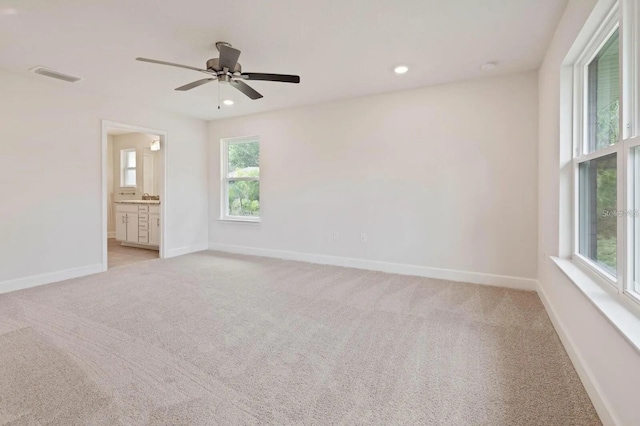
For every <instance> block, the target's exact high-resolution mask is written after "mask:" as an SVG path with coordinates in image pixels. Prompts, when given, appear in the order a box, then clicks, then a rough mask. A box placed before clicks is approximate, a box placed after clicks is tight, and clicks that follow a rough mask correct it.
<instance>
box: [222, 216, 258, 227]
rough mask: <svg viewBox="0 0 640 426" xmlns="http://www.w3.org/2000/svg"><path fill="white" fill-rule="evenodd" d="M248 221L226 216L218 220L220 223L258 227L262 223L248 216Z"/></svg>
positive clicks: (256, 218)
mask: <svg viewBox="0 0 640 426" xmlns="http://www.w3.org/2000/svg"><path fill="white" fill-rule="evenodd" d="M248 217H250V219H242V218H239V217H236V216H227V217H225V218H221V219H218V222H220V223H231V224H245V225H260V223H262V221H261V220H260V218H259V217H255V216H248Z"/></svg>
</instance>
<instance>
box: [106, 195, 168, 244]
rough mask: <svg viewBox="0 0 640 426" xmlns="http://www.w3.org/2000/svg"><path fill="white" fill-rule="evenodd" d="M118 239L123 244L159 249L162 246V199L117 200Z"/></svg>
mask: <svg viewBox="0 0 640 426" xmlns="http://www.w3.org/2000/svg"><path fill="white" fill-rule="evenodd" d="M115 205H116V212H115V213H116V214H115V225H116V240H118V241H122V243H123V244H127V245H133V246H136V247H144V248H149V249H155V250H158V249H159V247H160V201H159V200H122V201H116V202H115Z"/></svg>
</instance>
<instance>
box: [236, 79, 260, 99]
mask: <svg viewBox="0 0 640 426" xmlns="http://www.w3.org/2000/svg"><path fill="white" fill-rule="evenodd" d="M229 84H231V85H232V86H233V87H235V88H236V89H238V90H239V91H241V92H242V93H244V94H245V95H247V96H248V97H250V98H251V99H254V100H255V99H260V98H261V97H262V95H261V94H260V93H258V92H256V91H255V90H254V89H253V88H251V86H249V85H248V84H245V83H243V82H242V81H236V80H231V81H230V82H229Z"/></svg>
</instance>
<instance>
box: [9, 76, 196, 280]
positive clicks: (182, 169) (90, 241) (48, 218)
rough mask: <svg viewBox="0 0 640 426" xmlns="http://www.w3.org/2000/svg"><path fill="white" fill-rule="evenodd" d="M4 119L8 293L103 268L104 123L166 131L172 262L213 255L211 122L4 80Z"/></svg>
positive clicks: (36, 82)
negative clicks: (203, 252)
mask: <svg viewBox="0 0 640 426" xmlns="http://www.w3.org/2000/svg"><path fill="white" fill-rule="evenodd" d="M77 84H82V83H77ZM0 117H2V118H1V122H0V140H1V141H2V142H1V143H0V200H2V201H1V202H0V218H2V220H1V221H0V291H3V289H7V288H10V287H16V286H19V285H21V283H26V284H29V283H31V284H33V283H39V282H42V281H43V280H44V281H46V279H48V278H56V277H61V276H63V277H64V276H67V275H68V274H60V273H59V272H60V271H65V270H82V271H93V270H94V268H95V265H98V264H100V263H101V262H102V256H101V250H102V236H101V230H102V204H101V202H102V198H101V197H102V196H101V173H102V172H101V120H102V119H107V120H113V121H117V122H124V123H128V124H133V125H138V126H144V127H149V128H156V129H161V130H166V131H168V139H169V143H168V144H169V154H168V156H169V158H168V161H169V164H168V179H169V182H168V197H169V198H168V200H163V202H165V201H166V202H168V205H167V207H168V211H167V217H166V219H165V220H166V221H167V226H168V230H169V231H168V235H167V239H166V244H167V248H168V250H169V255H171V254H172V253H174V254H175V253H178V252H181V251H182V252H183V251H185V250H187V249H185V248H188V247H200V248H203V247H205V246H206V243H207V241H206V235H207V171H206V169H207V160H206V156H205V155H204V153H205V152H206V150H207V124H206V123H205V122H203V121H201V120H196V119H191V118H185V117H182V116H179V115H176V114H173V113H168V112H163V111H159V110H154V109H153V108H149V107H144V106H136V105H132V104H130V103H129V102H120V101H117V100H108V99H104V98H102V97H99V96H94V95H92V94H89V93H84V92H82V91H80V90H78V89H76V88H73V87H71V88H70V86H69V85H68V84H66V83H62V82H60V83H58V82H55V81H53V82H49V81H48V80H45V79H43V78H41V77H38V76H21V75H17V74H11V73H7V72H1V71H0ZM40 274H45V275H44V277H36V278H33V277H34V276H37V275H40ZM28 277H32V279H30V278H28ZM19 279H24V280H23V281H17V282H16V281H13V282H9V281H11V280H19Z"/></svg>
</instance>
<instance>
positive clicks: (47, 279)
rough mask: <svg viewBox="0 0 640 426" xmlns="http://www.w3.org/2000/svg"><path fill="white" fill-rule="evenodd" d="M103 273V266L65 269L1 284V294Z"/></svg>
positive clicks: (98, 264) (99, 264) (95, 265)
mask: <svg viewBox="0 0 640 426" xmlns="http://www.w3.org/2000/svg"><path fill="white" fill-rule="evenodd" d="M99 272H102V264H101V263H97V264H94V265H87V266H81V267H80V268H72V269H65V270H63V271H56V272H48V273H46V274H40V275H32V276H29V277H24V278H18V279H15V280H8V281H3V282H0V294H1V293H8V292H10V291H16V290H23V289H25V288H30V287H36V286H39V285H44V284H51V283H55V282H58V281H64V280H70V279H72V278H78V277H83V276H85V275H92V274H97V273H99Z"/></svg>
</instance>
